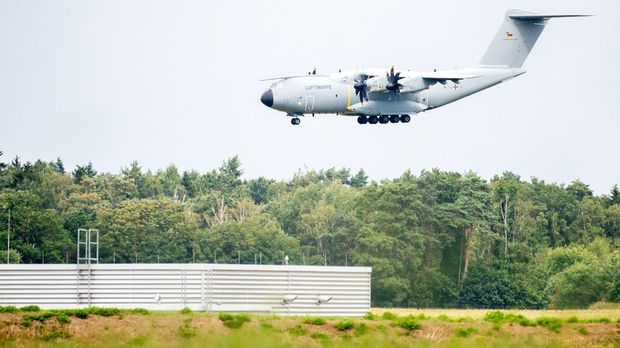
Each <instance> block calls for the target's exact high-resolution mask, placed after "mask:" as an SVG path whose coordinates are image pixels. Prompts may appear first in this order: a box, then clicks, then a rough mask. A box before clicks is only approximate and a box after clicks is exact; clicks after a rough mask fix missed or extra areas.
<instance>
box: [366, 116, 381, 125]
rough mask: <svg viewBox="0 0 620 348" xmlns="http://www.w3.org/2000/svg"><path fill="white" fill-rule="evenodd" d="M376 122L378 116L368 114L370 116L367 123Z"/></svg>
mask: <svg viewBox="0 0 620 348" xmlns="http://www.w3.org/2000/svg"><path fill="white" fill-rule="evenodd" d="M377 122H379V117H377V116H370V117H368V123H370V124H377Z"/></svg>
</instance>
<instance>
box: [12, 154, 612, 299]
mask: <svg viewBox="0 0 620 348" xmlns="http://www.w3.org/2000/svg"><path fill="white" fill-rule="evenodd" d="M9 228H10V230H9ZM78 228H95V229H98V230H99V231H100V233H101V240H100V262H107V263H112V262H114V263H134V262H140V263H156V262H161V263H171V262H180V263H186V262H197V263H198V262H200V263H243V264H250V263H251V264H253V263H262V264H281V263H283V260H284V256H285V255H287V256H288V257H289V264H308V265H310V264H311V265H339V266H371V267H372V270H373V273H372V305H373V306H383V307H467V308H471V307H476V308H585V307H588V306H589V305H591V304H593V303H595V302H598V301H607V302H620V248H619V246H620V190H619V189H618V186H614V187H612V188H610V191H609V193H608V194H604V195H595V194H593V192H592V190H591V189H590V188H589V187H588V185H587V184H586V183H583V182H581V181H579V180H575V181H573V182H571V183H570V184H558V183H547V182H545V181H544V180H541V179H537V178H530V179H527V180H526V179H523V178H521V177H520V176H519V175H518V174H515V173H511V172H505V173H502V174H501V175H496V176H494V177H493V178H492V179H490V180H486V179H483V178H481V177H480V176H479V175H477V174H476V173H475V172H467V173H457V172H448V171H442V170H439V169H432V170H428V171H426V170H425V171H422V172H421V173H419V174H415V173H412V172H411V171H405V172H404V173H402V175H400V176H399V177H397V178H394V179H386V180H382V181H380V182H376V181H370V180H369V179H368V176H367V175H366V173H365V172H364V170H362V169H360V170H359V171H357V172H352V171H351V170H349V169H346V168H343V169H337V168H330V169H324V170H299V171H298V172H296V173H294V174H293V175H292V176H291V178H290V179H288V180H273V179H269V178H264V177H259V178H254V179H246V178H244V176H243V167H242V164H241V161H240V159H239V158H238V157H236V156H235V157H232V158H229V159H227V160H225V161H223V163H222V165H221V166H220V167H219V168H216V169H213V170H211V171H209V172H207V173H199V172H197V171H183V172H181V171H179V169H178V168H177V167H176V166H174V165H170V166H168V167H167V168H165V169H161V170H157V171H155V172H153V171H150V170H143V169H142V168H141V167H140V164H139V163H138V162H132V163H130V164H129V165H128V166H126V167H124V168H122V169H121V170H120V173H118V174H110V173H99V172H98V171H97V170H96V168H95V166H94V165H93V164H92V163H88V164H84V165H78V166H77V167H76V168H74V169H73V170H68V169H66V168H65V167H64V164H63V162H62V160H61V159H57V160H56V161H52V162H46V161H42V160H38V161H36V162H34V163H32V162H24V163H22V161H20V159H19V157H16V158H14V159H12V160H7V159H6V158H4V157H2V153H1V152H0V262H6V261H5V260H7V258H8V259H9V261H10V262H11V263H18V262H19V263H75V262H76V233H77V229H78ZM8 232H10V243H11V244H10V250H9V251H8V255H7V247H6V241H7V233H8ZM3 241H4V242H3Z"/></svg>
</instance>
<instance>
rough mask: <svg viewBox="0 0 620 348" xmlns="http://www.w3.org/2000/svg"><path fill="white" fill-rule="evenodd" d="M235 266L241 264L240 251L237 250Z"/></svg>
mask: <svg viewBox="0 0 620 348" xmlns="http://www.w3.org/2000/svg"><path fill="white" fill-rule="evenodd" d="M237 264H241V251H239V250H237Z"/></svg>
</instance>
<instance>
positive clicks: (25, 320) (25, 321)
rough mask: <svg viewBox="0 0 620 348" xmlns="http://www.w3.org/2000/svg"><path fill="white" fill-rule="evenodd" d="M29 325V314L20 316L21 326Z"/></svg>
mask: <svg viewBox="0 0 620 348" xmlns="http://www.w3.org/2000/svg"><path fill="white" fill-rule="evenodd" d="M30 325H32V318H31V317H29V316H27V315H26V316H24V317H23V318H22V326H24V327H30Z"/></svg>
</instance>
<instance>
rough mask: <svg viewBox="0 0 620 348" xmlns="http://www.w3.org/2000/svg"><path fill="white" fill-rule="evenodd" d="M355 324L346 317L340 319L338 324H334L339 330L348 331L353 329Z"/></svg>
mask: <svg viewBox="0 0 620 348" xmlns="http://www.w3.org/2000/svg"><path fill="white" fill-rule="evenodd" d="M353 325H354V324H353V322H352V321H351V320H349V319H345V320H341V321H339V322H338V323H337V324H336V325H334V327H335V328H336V330H338V331H347V330H351V329H352V328H353Z"/></svg>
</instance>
